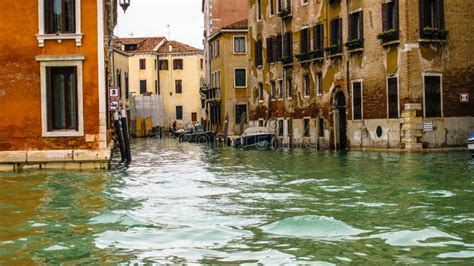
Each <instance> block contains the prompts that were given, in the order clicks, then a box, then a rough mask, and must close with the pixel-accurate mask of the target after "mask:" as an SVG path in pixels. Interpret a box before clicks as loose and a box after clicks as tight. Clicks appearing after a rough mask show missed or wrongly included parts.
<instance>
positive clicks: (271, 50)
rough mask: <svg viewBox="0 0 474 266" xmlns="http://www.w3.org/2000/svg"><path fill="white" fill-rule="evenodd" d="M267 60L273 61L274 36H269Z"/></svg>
mask: <svg viewBox="0 0 474 266" xmlns="http://www.w3.org/2000/svg"><path fill="white" fill-rule="evenodd" d="M266 41H267V62H268V63H272V62H273V46H272V38H271V37H270V38H267V40H266Z"/></svg>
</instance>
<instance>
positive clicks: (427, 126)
mask: <svg viewBox="0 0 474 266" xmlns="http://www.w3.org/2000/svg"><path fill="white" fill-rule="evenodd" d="M423 130H424V131H433V122H424V123H423Z"/></svg>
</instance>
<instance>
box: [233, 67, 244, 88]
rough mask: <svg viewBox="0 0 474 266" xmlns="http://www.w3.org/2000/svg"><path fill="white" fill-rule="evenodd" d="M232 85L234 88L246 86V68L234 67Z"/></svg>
mask: <svg viewBox="0 0 474 266" xmlns="http://www.w3.org/2000/svg"><path fill="white" fill-rule="evenodd" d="M234 87H235V88H246V87H247V69H245V68H237V69H235V75H234Z"/></svg>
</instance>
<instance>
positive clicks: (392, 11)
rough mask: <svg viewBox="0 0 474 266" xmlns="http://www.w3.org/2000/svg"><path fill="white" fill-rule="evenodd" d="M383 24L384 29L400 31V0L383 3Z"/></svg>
mask: <svg viewBox="0 0 474 266" xmlns="http://www.w3.org/2000/svg"><path fill="white" fill-rule="evenodd" d="M382 26H383V31H388V30H395V31H398V27H399V23H398V0H393V1H391V2H388V3H383V4H382Z"/></svg>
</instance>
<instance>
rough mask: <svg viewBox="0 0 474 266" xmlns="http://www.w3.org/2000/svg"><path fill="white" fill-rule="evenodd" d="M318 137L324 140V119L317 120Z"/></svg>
mask: <svg viewBox="0 0 474 266" xmlns="http://www.w3.org/2000/svg"><path fill="white" fill-rule="evenodd" d="M318 137H320V138H324V118H322V117H320V118H319V119H318Z"/></svg>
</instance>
